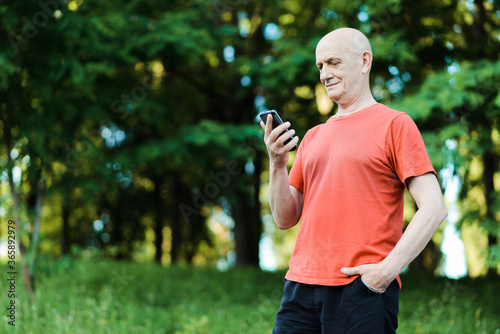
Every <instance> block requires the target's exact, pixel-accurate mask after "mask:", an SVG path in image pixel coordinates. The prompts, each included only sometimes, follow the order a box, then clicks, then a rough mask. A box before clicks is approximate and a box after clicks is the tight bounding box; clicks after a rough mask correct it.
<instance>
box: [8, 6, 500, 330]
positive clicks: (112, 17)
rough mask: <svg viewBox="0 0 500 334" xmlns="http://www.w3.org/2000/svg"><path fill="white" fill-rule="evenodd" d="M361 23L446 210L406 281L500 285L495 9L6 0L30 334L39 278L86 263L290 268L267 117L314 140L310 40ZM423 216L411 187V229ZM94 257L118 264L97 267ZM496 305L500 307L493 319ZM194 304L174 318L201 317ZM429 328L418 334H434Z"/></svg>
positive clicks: (272, 307) (14, 199)
mask: <svg viewBox="0 0 500 334" xmlns="http://www.w3.org/2000/svg"><path fill="white" fill-rule="evenodd" d="M346 26H348V27H354V28H357V29H359V30H361V31H362V32H364V33H365V34H366V35H367V37H368V38H369V40H370V41H371V43H372V48H373V53H374V62H373V68H372V73H371V87H372V91H373V94H374V96H375V98H376V99H377V100H378V101H379V102H382V103H384V104H386V105H388V106H390V107H392V108H395V109H398V110H401V111H405V112H407V113H408V114H410V116H411V117H412V118H413V119H414V120H415V122H416V123H417V125H418V127H419V129H420V130H421V132H422V134H423V137H424V140H425V143H426V146H427V149H428V152H429V155H430V157H431V160H432V162H433V165H434V168H435V169H436V171H437V172H438V174H439V181H440V184H441V185H442V188H443V193H444V194H445V198H446V202H447V206H448V209H449V211H450V214H449V216H448V218H447V220H446V221H445V222H444V223H443V224H442V226H441V228H440V230H439V231H438V232H437V233H436V235H435V236H434V238H433V239H432V241H431V242H430V243H429V245H428V246H427V247H426V249H425V250H424V252H423V253H422V254H421V255H420V256H419V257H418V258H417V259H416V260H415V261H414V262H413V263H412V264H411V265H410V266H409V268H407V269H406V271H407V275H413V277H426V279H428V280H432V279H434V277H435V276H440V277H447V278H448V279H459V278H463V279H464V280H468V279H469V280H471V279H473V278H480V277H489V278H490V280H488V281H484V282H489V283H488V284H490V283H491V285H493V286H494V288H495V289H497V290H495V291H498V273H499V270H500V244H499V240H498V238H499V236H500V225H499V218H500V132H499V125H500V124H499V120H500V94H499V84H500V61H499V54H500V2H499V1H496V0H437V1H436V0H433V1H430V0H423V1H411V0H383V1H381V0H378V1H372V0H366V1H334V0H330V1H326V0H323V1H321V0H318V1H305V0H287V1H259V0H209V1H191V0H177V1H176V0H167V1H155V0H141V1H139V0H129V1H117V0H106V1H97V0H71V1H68V0H40V1H38V2H35V1H28V0H16V1H13V0H2V1H1V2H0V45H1V48H0V112H1V117H0V149H1V151H2V153H1V155H0V221H1V224H0V260H1V261H2V262H3V263H7V261H8V257H7V251H8V238H7V236H8V221H9V220H13V221H15V222H16V242H17V244H16V245H17V247H18V248H19V252H18V253H17V262H16V265H17V267H18V269H19V272H21V271H22V273H23V274H22V279H21V278H19V279H18V281H17V286H18V288H19V289H21V290H22V291H25V293H26V296H27V297H26V298H31V299H30V300H31V302H30V303H28V305H29V306H26V307H27V308H26V309H24V310H25V312H27V313H32V314H31V315H30V316H31V317H34V318H32V319H31V320H32V322H31V323H32V326H33V327H29V326H28V325H27V324H26V323H25V324H24V326H28V327H25V333H28V332H37V329H36V328H38V327H36V326H39V325H40V324H41V323H43V321H47V320H46V319H47V317H48V315H47V314H46V315H43V314H41V313H37V312H39V311H36V310H37V307H36V305H38V304H37V301H36V300H37V296H38V298H41V297H40V296H42V295H39V294H40V293H43V291H40V289H38V288H37V287H38V286H44V285H43V284H49V283H47V282H49V281H50V279H51V278H57V279H60V280H61V282H62V281H64V279H63V276H61V275H64V273H67V272H70V270H69V269H70V268H72V269H75V268H80V269H79V270H80V271H78V270H76V269H75V270H76V272H79V274H78V275H77V276H71V277H69V278H68V282H72V284H75V283H76V282H75V280H77V279H78V278H81V279H83V277H85V275H84V274H83V273H86V272H87V273H88V272H89V271H92V272H94V271H95V275H96V276H95V277H94V276H92V277H94V278H89V280H90V281H92V280H97V281H99V279H98V278H97V277H101V276H102V275H104V273H105V272H106V268H115V269H114V270H115V271H116V272H118V273H122V272H121V271H120V270H122V267H119V266H118V264H117V263H124V264H126V265H128V266H132V267H126V268H128V269H126V270H131V271H125V272H127V273H129V274H119V275H115V276H116V277H121V281H120V279H118V278H117V279H116V280H115V281H116V282H118V281H120V282H122V281H123V282H128V281H126V280H124V278H123V277H136V278H137V271H141V270H145V269H140V268H157V269H158V268H159V269H161V270H162V271H161V272H162V273H163V274H165V275H168V274H167V273H168V269H169V268H170V269H171V270H174V269H175V268H177V269H175V270H181V271H182V270H186V275H187V276H189V277H194V276H196V275H200V276H201V277H205V276H206V275H208V276H210V275H219V274H221V273H222V274H223V273H224V272H227V273H233V274H235V273H236V274H237V275H242V276H243V277H249V276H252V275H257V276H256V277H260V276H258V275H267V274H266V273H265V272H261V271H260V270H259V269H257V271H255V270H254V271H251V273H253V274H248V273H247V274H245V275H243V274H241V273H242V272H245V270H250V269H249V268H248V267H254V268H260V269H264V270H265V271H270V272H277V274H276V275H278V276H276V275H274V276H272V275H271V273H269V275H271V276H269V277H272V279H274V280H276V277H279V275H282V271H283V270H284V269H286V267H287V265H288V260H289V259H290V256H291V253H292V251H293V246H294V243H295V239H296V235H297V233H298V227H295V228H292V229H291V230H288V231H279V230H277V228H276V227H275V225H274V222H273V219H272V216H271V214H270V210H269V207H268V198H267V187H268V159H267V151H266V149H265V146H264V144H263V141H262V138H263V131H262V129H261V128H260V126H259V125H258V120H257V118H256V116H257V114H258V113H259V112H260V111H264V110H267V109H276V110H277V111H278V112H279V113H280V115H281V116H282V118H283V119H284V120H289V121H291V123H292V127H293V128H295V129H296V131H297V133H298V135H299V137H300V138H302V137H303V135H304V134H305V132H306V131H307V130H308V129H309V128H311V127H313V126H315V125H317V124H320V123H323V122H325V121H326V120H327V119H328V118H329V117H330V116H332V115H334V114H335V112H336V105H335V104H334V103H333V102H332V101H330V100H329V99H328V96H327V95H326V92H325V90H324V88H323V86H322V85H321V83H320V82H319V73H318V70H317V68H316V66H315V52H314V51H315V47H316V44H317V42H318V41H319V39H320V38H321V37H322V36H323V35H325V34H326V33H328V32H329V31H331V30H333V29H335V28H339V27H346ZM353 135H354V134H353ZM293 158H294V153H291V154H290V161H289V166H290V167H291V165H292V163H293ZM407 195H408V194H407ZM414 212H415V204H414V202H413V200H412V198H411V196H407V204H406V209H405V224H407V223H408V222H409V220H410V219H411V217H412V215H413V213H414ZM79 261H80V262H79ZM82 261H83V262H82ZM85 261H87V262H85ZM89 261H90V262H89ZM103 261H104V262H103ZM117 261H118V262H117ZM81 263H101V264H102V263H105V264H106V265H103V268H101V269H102V270H101V271H100V272H99V271H98V270H97V269H95V268H94V267H92V264H91V265H90V266H91V267H89V268H87V267H85V265H83V264H81ZM155 263H156V265H154V264H155ZM78 266H84V267H78ZM96 266H97V265H96ZM115 266H117V267H115ZM149 266H152V267H149ZM85 268H87V269H85ZM90 268H94V269H90ZM96 268H97V267H96ZM130 268H135V269H130ZM188 268H190V269H188ZM193 268H199V270H201V271H203V270H208V271H209V273H206V272H204V273H203V274H200V273H199V272H194V271H192V270H195V269H193ZM237 268H241V270H242V271H238V270H237ZM124 270H125V269H124ZM151 270H153V269H151ZM211 270H213V271H211ZM6 271H7V269H5V272H6ZM108 271H109V270H108ZM172 272H173V271H170V273H172ZM134 273H135V274H134ZM108 274H109V272H108ZM82 275H83V276H82ZM89 275H90V274H89ZM99 275H101V276H99ZM127 275H128V276H127ZM134 275H136V276H134ZM175 275H179V277H184V278H185V277H186V276H183V275H182V274H180V273H178V272H175ZM175 275H174V276H175ZM419 275H420V276H419ZM421 275H426V276H421ZM151 276H154V274H151ZM113 277H114V276H113ZM176 277H177V276H176ZM196 277H197V276H196ZM217 277H219V276H217ZM220 277H222V276H220ZM252 277H253V276H252ZM263 277H264V278H262V277H260V278H258V279H257V278H256V280H257V281H259V282H260V281H261V280H264V281H265V280H266V277H268V276H263ZM269 277H268V279H270V280H272V279H271V278H269ZM111 278H112V277H111ZM111 278H110V277H107V278H105V279H103V280H107V281H108V282H109V281H111V282H114V281H113V279H111ZM184 278H179V279H180V280H181V281H182V279H184ZM57 279H56V281H57ZM217 279H218V280H222V281H223V280H224V279H221V278H217ZM44 282H45V283H44ZM85 282H87V283H88V281H85ZM99 282H101V281H99ZM103 282H104V281H103ZM103 282H101V283H102V284H104V283H103ZM116 282H115V283H116ZM439 282H440V283H436V284H445V285H443V286H444V287H446V286H447V285H446V284H452V283H448V282H453V280H446V281H442V280H441V281H439ZM443 282H447V283H443ZM481 282H483V281H481ZM101 283H99V284H101ZM59 284H60V283H59ZM88 284H90V283H88ZM124 284H125V283H124ZM127 284H129V283H127ZM130 284H131V283H130ZM149 284H150V286H153V285H154V284H155V283H153V281H151V282H150V283H149ZM453 284H454V283H453ZM464 284H465V283H464ZM485 284H486V283H485ZM127 286H128V285H127ZM210 286H212V285H210ZM210 286H209V287H210ZM276 286H277V287H278V289H281V281H280V278H278V284H277V285H276ZM212 287H213V286H212ZM448 287H449V286H448ZM101 288H102V285H99V287H95V289H96V290H95V291H94V292H93V293H95V294H96V295H95V296H94V295H92V296H94V297H95V298H94V297H93V298H92V299H91V300H94V301H95V300H99V298H98V297H96V296H101V297H100V298H104V297H102V296H103V293H104V296H106V294H105V292H106V291H108V290H109V289H110V290H109V291H112V292H109V291H108V292H109V296H110V297H109V298H108V299H105V300H107V301H108V302H110V303H111V304H110V305H114V304H113V302H112V301H113V300H114V299H113V298H115V297H113V296H116V294H117V293H118V292H117V291H116V289H117V288H116V286H115V288H109V289H108V290H106V291H105V292H103V291H102V289H101ZM121 288H123V286H120V291H119V292H120V293H121ZM47 289H48V285H47ZM113 289H115V290H113ZM273 289H274V288H273ZM453 289H455V290H453ZM453 289H452V290H450V291H455V292H456V291H461V290H460V289H459V288H456V287H455V288H453ZM457 289H458V290H457ZM42 290H43V289H42ZM47 291H48V290H47ZM270 291H274V292H276V291H275V290H272V289H271V290H270ZM440 291H444V290H440ZM488 291H490V290H488ZM491 291H493V290H491ZM491 291H490V292H491ZM73 292H74V291H73ZM73 292H72V293H73ZM455 292H453V293H451V294H450V296H456V295H457V294H458V293H457V294H455ZM23 293H24V292H23ZM151 293H152V294H153V296H154V295H155V293H153V292H151ZM2 294H3V292H2ZM138 294H140V293H138ZM250 295H251V294H249V296H250ZM274 295H275V296H274V297H273V299H270V297H269V294H266V297H265V298H264V297H263V301H262V303H263V304H262V303H261V304H262V305H264V307H269V312H267V311H266V312H259V313H258V315H259V317H261V316H262V317H264V318H263V319H266V320H265V321H267V323H266V324H265V326H267V327H265V330H264V329H262V330H259V331H257V332H259V333H263V332H267V331H268V329H269V328H272V320H273V318H274V314H275V312H276V310H277V307H278V305H279V298H280V291H279V290H278V292H277V293H275V294H274ZM29 296H31V297H29ZM129 297H130V296H129ZM441 297H443V295H441ZM476 297H477V296H476ZM2 298H5V297H4V296H2ZM96 298H97V299H96ZM130 298H131V297H130ZM152 298H153V297H152ZM249 298H250V297H249ZM443 298H444V297H443ZM443 298H441V299H440V300H441V301H442V300H443ZM44 299H45V300H46V301H47V300H52V301H53V302H55V303H58V302H56V300H53V299H50V298H48V297H47V296H45V297H44ZM153 299H154V298H153ZM447 300H448V302H454V301H455V299H450V298H448V299H447ZM269 301H271V302H269ZM5 302H6V303H7V302H8V301H5ZM59 302H60V301H59ZM147 303H149V305H154V304H155V302H154V301H151V300H149V299H148V301H147ZM160 304H161V303H160ZM161 305H163V304H161ZM251 305H253V306H255V304H251ZM259 305H260V304H259ZM479 305H483V306H484V305H486V304H481V303H479ZM434 306H435V305H434ZM20 307H21V306H20ZM23 307H24V306H23ZM30 307H31V309H30ZM33 307H34V309H33ZM40 307H41V306H40V305H39V306H38V310H39V309H40ZM47 307H48V306H47ZM162 307H164V305H163V306H162ZM165 307H166V306H165ZM495 307H498V308H497V309H496V310H493V306H492V307H486V306H484V307H483V308H481V307H479V309H478V308H477V307H473V310H472V311H471V312H472V316H471V317H472V318H471V319H476V320H475V321H476V323H475V325H474V326H476V327H471V328H474V331H467V333H472V332H474V333H480V332H482V331H481V330H484V332H485V333H486V332H487V333H500V324H499V323H498V319H499V318H500V314H499V312H500V311H499V310H500V306H499V305H498V304H495ZM485 309H489V310H490V311H491V312H497V313H493V314H495V316H496V315H498V318H496V320H495V317H492V318H491V322H488V324H486V325H485V324H481V323H480V324H479V325H477V319H483V315H484V312H487V311H485ZM71 310H73V313H71V312H72V311H71ZM478 310H479V311H478ZM54 312H56V311H54ZM64 312H66V313H64ZM64 312H63V313H64V314H65V316H64V317H63V318H64V319H63V320H64V321H63V322H64V323H70V322H71V320H68V319H69V318H68V317H71V319H75V318H76V317H77V315H76V313H74V309H72V308H71V307H70V306H68V309H67V310H66V311H64ZM178 312H179V314H177V318H176V319H179V317H181V318H182V315H181V314H186V312H187V311H186V310H184V311H182V312H184V313H182V312H181V310H178ZM478 312H479V313H478ZM56 313H57V312H56ZM56 313H54V314H56ZM174 313H175V312H174ZM202 313H203V312H202ZM244 313H245V312H243V314H244ZM267 313H270V314H267ZM459 313H460V312H458V313H457V314H459ZM171 314H173V313H171ZM193 314H196V313H193ZM224 314H225V313H224ZM264 314H265V316H264ZM108 316H109V314H108ZM89 317H90V316H89ZM52 318H53V317H52ZM90 318H92V317H90ZM90 318H89V319H90ZM43 319H45V320H43ZM106 319H107V318H106ZM223 319H225V318H224V317H223ZM258 319H260V318H258ZM97 320H99V319H97ZM97 320H96V323H97V324H100V325H102V326H104V327H106V326H107V328H114V327H113V326H112V325H111V322H110V321H109V320H106V321H105V322H102V323H101V322H99V321H97ZM240 320H241V319H240ZM254 320H255V319H254ZM19 321H21V322H22V320H19ZM54 321H55V320H54ZM82 321H83V320H82ZM138 321H139V320H138ZM224 321H226V323H227V321H230V320H228V319H226V320H224ZM265 321H264V322H265ZM447 321H448V320H447ZM450 321H451V320H450ZM453 321H454V322H453V323H451V322H446V325H447V326H448V327H446V328H453V324H455V321H458V320H456V319H454V320H453ZM84 322H85V321H84ZM193 323H194V325H192V324H193ZM493 323H494V324H495V325H493ZM186 324H189V325H186ZM80 325H81V323H80ZM240 325H241V323H240ZM40 326H41V325H40ZM68 326H69V325H68ZM96 326H97V325H96ZM141 326H142V325H141ZM144 326H146V327H144V328H149V327H147V325H144ZM151 326H156V325H151ZM165 326H166V325H165ZM186 326H188V327H186ZM189 326H194V327H189ZM214 326H215V325H214V323H213V317H210V316H206V315H193V317H192V318H187V319H184V320H183V321H181V320H177V322H176V320H172V325H171V327H168V326H167V327H168V328H171V329H168V328H167V327H165V328H167V329H165V331H163V329H161V330H160V329H158V332H159V333H160V332H161V333H184V332H186V333H187V332H189V333H191V332H193V333H211V332H214V333H224V332H225V331H223V330H221V331H214V329H213V328H214ZM269 326H270V327H269ZM422 326H424V327H425V321H424V322H422V323H421V325H420V327H418V326H417V325H415V326H414V327H412V328H411V329H408V330H409V331H408V332H409V333H410V332H411V333H424V332H425V333H433V330H432V329H429V330H428V331H425V330H424V329H422V328H423V327H422ZM450 326H451V327H450ZM477 326H479V327H477ZM481 326H483V327H481ZM484 326H486V327H484ZM488 326H490V327H488ZM417 327H418V328H420V329H418V328H417ZM68 328H70V327H68ZM127 328H129V327H127ZM138 328H139V327H138ZM141 328H142V327H141ZM141 328H139V329H137V330H130V328H129V329H124V330H123V331H121V330H119V329H117V327H116V328H115V329H113V331H109V332H117V333H121V332H124V333H126V332H141V330H143V329H141ZM155 328H156V327H151V328H149V330H146V329H144V330H145V332H156V329H155ZM242 328H243V327H242ZM101 329H102V328H101ZM418 330H420V332H419V331H418ZM495 330H496V331H495ZM62 332H66V331H65V330H63V331H62ZM67 332H72V333H73V332H78V331H77V330H76V329H72V330H69V329H68V331H67ZM234 332H236V331H232V330H229V329H228V330H227V333H234ZM241 332H242V333H250V332H251V330H250V329H248V330H243V329H242V330H241ZM437 332H439V333H444V331H436V333H437ZM454 333H458V332H457V331H456V327H455V331H454ZM464 333H465V332H464Z"/></svg>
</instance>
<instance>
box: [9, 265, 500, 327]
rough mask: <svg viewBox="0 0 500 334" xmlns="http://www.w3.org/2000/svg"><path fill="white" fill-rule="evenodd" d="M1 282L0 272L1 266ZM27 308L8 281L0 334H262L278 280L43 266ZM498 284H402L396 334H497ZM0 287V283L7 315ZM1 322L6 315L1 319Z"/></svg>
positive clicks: (422, 280) (245, 273)
mask: <svg viewBox="0 0 500 334" xmlns="http://www.w3.org/2000/svg"><path fill="white" fill-rule="evenodd" d="M0 268H1V270H2V272H3V273H4V274H3V275H2V277H7V274H6V272H7V268H6V266H2V267H0ZM37 274H38V281H37V286H36V293H35V297H34V302H33V303H31V302H30V301H29V299H28V297H26V295H25V294H24V293H23V289H22V282H21V280H20V278H19V277H17V282H16V294H17V296H16V297H17V299H16V328H15V329H16V331H13V327H11V326H9V325H8V324H7V321H8V320H9V319H7V318H6V317H5V316H4V317H3V321H1V322H0V333H14V332H17V333H23V334H31V333H33V334H42V333H43V334H45V333H51V334H57V333H75V334H78V333H82V334H83V333H85V334H89V333H162V334H167V333H168V334H170V333H172V334H187V333H196V334H198V333H199V334H204V333H207V334H208V333H221V334H222V333H230V334H233V333H243V334H252V333H255V334H257V333H258V334H265V333H271V329H272V327H273V323H274V317H275V314H276V311H277V309H278V307H279V303H280V299H281V295H282V289H283V273H282V272H280V273H268V272H262V271H259V270H256V269H251V268H243V269H232V270H229V271H227V272H219V271H217V270H216V269H213V268H189V267H168V268H163V267H160V266H157V265H154V264H135V263H123V262H112V261H102V260H100V261H90V260H78V261H75V260H71V259H69V258H65V259H60V260H57V261H56V260H43V261H40V262H39V265H38V268H37ZM499 282H500V281H499V278H498V277H495V278H489V279H478V280H471V279H465V280H459V281H451V280H446V279H440V278H434V277H429V276H418V277H417V276H414V275H413V276H406V277H403V291H402V293H401V303H400V317H399V321H400V328H399V330H398V333H399V334H401V333H408V334H409V333H440V334H441V333H454V334H460V333H464V334H472V333H473V334H480V333H488V334H500V301H499V296H500V284H499ZM7 291H8V287H7V281H6V279H3V278H2V279H1V280H0V307H2V309H3V310H5V311H6V307H7V306H8V303H9V301H10V299H9V298H8V297H7ZM3 314H6V312H4V313H2V315H3Z"/></svg>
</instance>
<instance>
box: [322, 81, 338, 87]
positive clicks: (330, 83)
mask: <svg viewBox="0 0 500 334" xmlns="http://www.w3.org/2000/svg"><path fill="white" fill-rule="evenodd" d="M336 84H338V82H329V81H325V88H328V87H333V86H335V85H336Z"/></svg>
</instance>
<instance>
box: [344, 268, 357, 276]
mask: <svg viewBox="0 0 500 334" xmlns="http://www.w3.org/2000/svg"><path fill="white" fill-rule="evenodd" d="M340 271H341V272H342V274H344V275H348V276H354V275H360V274H361V272H360V271H359V267H353V268H342V269H340Z"/></svg>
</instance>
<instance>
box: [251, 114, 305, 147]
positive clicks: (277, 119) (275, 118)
mask: <svg viewBox="0 0 500 334" xmlns="http://www.w3.org/2000/svg"><path fill="white" fill-rule="evenodd" d="M269 114H271V115H272V116H273V129H275V128H276V127H277V126H278V125H280V124H283V121H282V120H281V118H280V115H278V113H277V112H276V110H268V111H264V112H261V113H260V114H259V116H260V119H261V120H262V122H264V124H266V122H267V115H269ZM287 131H288V129H286V130H285V131H283V132H282V133H281V134H280V136H281V135H282V134H284V133H285V132H287ZM278 137H279V136H278ZM292 138H293V137H291V138H289V139H287V140H286V141H285V142H284V143H283V145H286V144H288V143H289V142H290V141H291V140H292ZM296 149H297V145H295V146H294V147H292V149H291V150H290V151H295V150H296Z"/></svg>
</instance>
